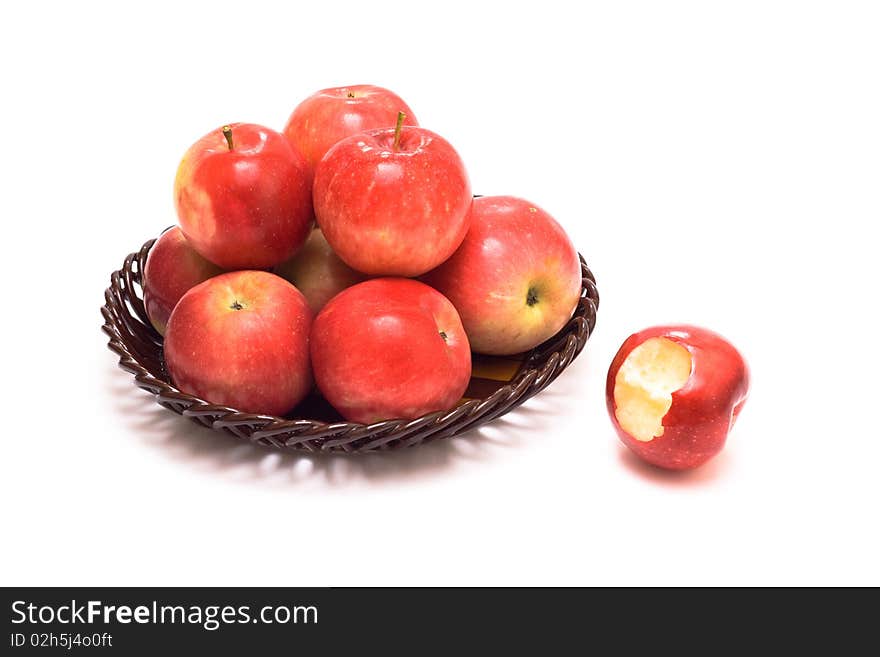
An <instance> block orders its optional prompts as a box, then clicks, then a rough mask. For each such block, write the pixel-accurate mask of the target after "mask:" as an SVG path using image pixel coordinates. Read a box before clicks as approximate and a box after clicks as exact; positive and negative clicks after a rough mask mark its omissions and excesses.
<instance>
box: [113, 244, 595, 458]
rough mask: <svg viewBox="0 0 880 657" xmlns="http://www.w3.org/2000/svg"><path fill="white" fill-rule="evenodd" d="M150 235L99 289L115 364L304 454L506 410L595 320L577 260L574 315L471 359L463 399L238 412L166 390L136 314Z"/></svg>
mask: <svg viewBox="0 0 880 657" xmlns="http://www.w3.org/2000/svg"><path fill="white" fill-rule="evenodd" d="M154 242H155V240H150V241H148V242H147V243H146V244H144V245H143V246H142V247H141V249H140V251H138V252H137V253H132V254H130V255H129V256H128V257H127V258H126V259H125V261H124V262H123V264H122V269H120V270H119V271H115V272H113V274H112V275H111V277H110V287H108V288H107V290H106V291H105V292H104V299H105V303H104V306H103V307H102V308H101V314H102V315H103V316H104V326H103V327H102V328H103V330H104V332H105V333H106V334H107V335H108V336H110V341H109V343H108V346H109V348H110V349H111V350H112V351H113V352H115V353H116V354H117V355H118V356H119V366H120V367H121V368H122V369H124V370H125V371H126V372H129V373H131V374H133V375H134V379H135V384H136V385H137V386H139V387H140V388H142V389H144V390H146V391H147V392H150V393H152V394H153V395H155V396H156V401H157V402H158V403H159V404H161V405H162V406H164V407H165V408H168V409H170V410H172V411H174V412H175V413H179V414H180V415H183V416H185V417H188V418H190V419H192V420H193V421H195V422H198V423H199V424H202V425H204V426H206V427H210V428H212V429H216V430H218V431H225V432H227V433H230V434H232V435H234V436H237V437H239V438H241V439H243V440H247V441H250V442H254V443H259V444H261V445H265V446H267V447H275V448H279V449H287V450H305V451H310V452H348V453H352V452H366V451H372V450H380V449H381V450H388V449H394V448H399V447H410V446H412V445H418V444H421V443H424V442H428V441H430V440H438V439H440V438H449V437H451V436H455V435H458V434H460V433H462V432H464V431H467V430H469V429H473V428H475V427H478V426H480V425H481V424H485V423H486V422H489V421H490V420H493V419H494V418H496V417H498V416H499V415H503V414H504V413H507V412H508V411H510V410H511V409H513V408H515V407H516V406H518V405H520V404H522V403H523V402H524V401H525V400H526V399H528V398H529V397H531V396H532V395H535V394H536V393H538V392H540V391H541V390H543V389H544V388H545V387H546V386H547V385H548V384H549V383H550V382H551V381H553V380H554V379H555V378H556V377H557V376H559V374H560V373H561V372H562V370H564V369H565V368H566V367H567V366H568V365H569V364H571V362H572V361H573V360H574V359H575V358H576V357H577V355H578V354H579V353H580V352H581V350H582V349H583V348H584V344H586V342H587V338H589V337H590V333H592V331H593V328H594V327H595V325H596V310H597V308H598V306H599V293H598V291H597V290H596V282H595V278H594V277H593V274H592V272H590V270H589V268H588V267H587V264H586V262H585V261H584V259H583V257H581V270H582V273H583V279H582V286H581V300H580V302H579V303H578V306H577V310H575V313H574V316H573V317H572V318H571V320H570V321H569V322H568V323H567V324H566V325H565V327H564V328H563V329H562V330H561V331H560V332H559V333H557V334H556V335H555V336H554V337H553V338H551V339H550V340H548V341H547V342H545V343H544V344H542V345H541V346H539V347H537V348H535V349H533V350H532V351H530V352H528V353H525V354H521V355H519V356H513V357H505V358H496V357H487V356H479V355H475V356H474V363H473V375H472V378H471V383H470V386H469V387H468V389H467V391H466V392H465V397H464V399H462V401H461V402H460V403H459V404H458V405H457V406H456V407H455V408H453V409H451V410H448V411H438V412H435V413H429V414H428V415H424V416H422V417H420V418H417V419H415V420H387V421H384V422H377V423H375V424H369V425H364V424H357V423H354V422H346V421H344V420H343V419H342V418H341V417H340V416H339V415H338V414H337V413H336V412H335V411H334V410H333V409H332V408H331V407H330V405H329V404H327V402H326V401H324V400H323V399H322V398H321V397H320V396H319V395H317V394H313V395H311V396H310V397H308V398H306V399H305V400H304V401H303V402H302V403H301V404H300V405H299V406H297V407H296V408H295V409H294V410H293V412H292V414H291V416H290V417H286V418H283V417H275V416H271V415H254V414H252V413H240V412H238V411H236V410H235V409H232V408H228V407H225V406H218V405H216V404H209V403H207V402H205V401H202V400H201V399H198V398H196V397H193V396H192V395H188V394H186V393H183V392H181V391H180V390H178V389H177V388H175V387H174V385H172V383H171V379H170V377H169V376H168V372H167V371H166V369H165V362H164V360H163V356H162V338H161V336H160V335H159V334H158V333H156V331H155V330H154V329H153V327H152V326H151V325H150V322H149V320H148V319H147V315H146V313H145V311H144V304H143V295H142V292H143V291H142V289H141V274H142V272H143V271H144V263H145V262H146V259H147V253H148V252H149V250H150V247H152V246H153V243H154Z"/></svg>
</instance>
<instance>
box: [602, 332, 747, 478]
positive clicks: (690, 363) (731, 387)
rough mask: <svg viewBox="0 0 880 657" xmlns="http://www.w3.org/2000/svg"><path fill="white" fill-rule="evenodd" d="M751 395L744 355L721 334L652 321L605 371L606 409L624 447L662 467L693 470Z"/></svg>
mask: <svg viewBox="0 0 880 657" xmlns="http://www.w3.org/2000/svg"><path fill="white" fill-rule="evenodd" d="M748 392H749V370H748V367H747V366H746V363H745V361H744V360H743V357H742V356H741V355H740V353H739V352H738V351H737V350H736V348H734V346H733V345H732V344H730V343H729V342H728V341H727V340H725V339H724V338H722V337H721V336H720V335H718V334H717V333H713V332H712V331H709V330H706V329H703V328H698V327H696V326H687V325H680V326H655V327H653V328H649V329H645V330H644V331H640V332H638V333H635V334H633V335H631V336H629V338H627V339H626V341H625V342H624V343H623V346H621V347H620V350H619V351H618V352H617V355H616V356H615V357H614V360H613V361H612V363H611V368H610V369H609V370H608V380H607V383H606V399H607V402H608V413H609V414H610V415H611V421H612V423H613V424H614V427H615V429H617V433H618V435H619V436H620V439H621V440H622V441H623V444H624V445H626V446H627V447H629V448H630V449H631V450H632V451H633V452H635V453H636V454H637V455H638V456H639V457H641V458H642V459H644V460H645V461H647V462H648V463H651V464H653V465H656V466H659V467H661V468H669V469H674V470H681V469H686V468H694V467H696V466H698V465H701V464H702V463H705V462H706V461H708V460H709V459H710V458H712V457H713V456H715V455H716V454H717V453H718V452H720V451H721V448H722V447H724V442H725V440H726V439H727V434H728V432H729V431H730V429H731V427H732V426H733V423H734V421H735V420H736V418H737V415H738V414H739V412H740V410H741V409H742V406H743V403H745V400H746V397H747V396H748Z"/></svg>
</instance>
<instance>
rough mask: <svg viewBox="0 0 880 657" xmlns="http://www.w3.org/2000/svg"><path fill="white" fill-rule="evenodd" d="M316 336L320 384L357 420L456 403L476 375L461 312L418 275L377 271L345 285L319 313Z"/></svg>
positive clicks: (346, 414) (314, 344)
mask: <svg viewBox="0 0 880 657" xmlns="http://www.w3.org/2000/svg"><path fill="white" fill-rule="evenodd" d="M311 341H312V344H311V353H312V366H313V368H314V372H315V381H316V382H317V384H318V388H319V389H320V391H321V393H322V394H323V395H324V397H325V398H326V399H327V401H328V402H330V404H332V405H333V407H334V408H335V409H336V410H337V411H339V412H340V413H341V414H342V415H343V416H344V417H345V418H347V419H348V420H351V421H353V422H362V423H365V424H368V423H372V422H378V421H380V420H388V419H394V418H416V417H419V416H420V415H424V414H425V413H430V412H432V411H439V410H444V409H447V408H452V407H453V406H455V404H456V403H457V402H458V401H459V400H460V399H461V396H462V395H463V394H464V391H465V389H466V388H467V386H468V382H469V381H470V377H471V352H470V348H469V346H468V341H467V336H466V335H465V333H464V329H463V328H462V326H461V320H459V318H458V313H457V312H456V311H455V308H454V307H453V306H452V304H451V303H449V300H448V299H446V297H444V296H443V295H442V294H440V293H439V292H437V291H436V290H434V289H432V288H430V287H428V286H427V285H425V284H424V283H419V282H418V281H413V280H408V279H404V278H376V279H373V280H369V281H365V282H363V283H359V284H357V285H355V286H353V287H350V288H348V289H347V290H343V291H342V292H340V293H339V294H338V295H336V296H335V297H333V299H331V300H330V303H328V304H327V305H326V306H324V309H323V310H322V311H321V312H320V313H319V314H318V316H317V317H316V318H315V324H314V327H313V329H312V338H311Z"/></svg>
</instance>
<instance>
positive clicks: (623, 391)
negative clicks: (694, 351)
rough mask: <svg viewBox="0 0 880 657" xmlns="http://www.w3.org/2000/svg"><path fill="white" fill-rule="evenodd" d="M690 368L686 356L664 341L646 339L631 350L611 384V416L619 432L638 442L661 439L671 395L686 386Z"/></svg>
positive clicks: (667, 340) (685, 352)
mask: <svg viewBox="0 0 880 657" xmlns="http://www.w3.org/2000/svg"><path fill="white" fill-rule="evenodd" d="M691 368H692V360H691V354H690V352H689V351H688V350H687V349H685V348H684V347H683V346H681V345H680V344H678V343H676V342H674V341H672V340H670V339H668V338H662V337H656V338H649V339H648V340H645V342H643V343H642V344H640V345H639V346H638V347H636V348H635V349H633V350H632V352H631V353H630V354H629V356H627V357H626V360H625V361H624V362H623V365H621V367H620V369H619V370H618V372H617V376H616V378H615V381H614V405H615V416H616V418H617V421H618V423H619V424H620V426H621V428H622V429H623V430H624V431H626V432H627V433H628V434H630V435H631V436H632V437H633V438H635V439H636V440H639V441H641V442H650V441H652V440H653V439H654V438H657V437H659V436H662V435H663V430H664V427H663V418H664V416H665V415H666V413H667V412H669V409H670V408H671V407H672V393H674V392H676V391H677V390H680V389H681V388H682V387H683V386H684V385H685V383H687V381H688V379H689V378H690V376H691Z"/></svg>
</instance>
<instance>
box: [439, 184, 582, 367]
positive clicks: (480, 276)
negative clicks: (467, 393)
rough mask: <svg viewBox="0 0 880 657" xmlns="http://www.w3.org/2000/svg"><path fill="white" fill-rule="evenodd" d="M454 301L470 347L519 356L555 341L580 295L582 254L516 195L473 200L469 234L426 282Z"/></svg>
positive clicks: (538, 210) (534, 207)
mask: <svg viewBox="0 0 880 657" xmlns="http://www.w3.org/2000/svg"><path fill="white" fill-rule="evenodd" d="M423 280H424V281H425V282H427V283H428V284H429V285H432V286H433V287H435V288H436V289H437V290H439V291H440V292H442V293H443V294H444V295H446V297H448V298H449V300H450V301H452V303H453V305H454V306H455V307H456V308H457V309H458V312H459V314H460V315H461V321H462V323H463V324H464V328H465V331H467V335H468V340H470V343H471V348H472V349H473V350H474V351H476V352H479V353H483V354H495V355H503V354H516V353H520V352H523V351H528V350H529V349H531V348H533V347H536V346H537V345H539V344H541V343H542V342H544V341H545V340H547V339H548V338H551V337H552V336H553V335H554V334H556V333H557V332H558V331H559V330H560V329H561V328H562V327H563V326H565V323H566V322H567V321H568V320H569V318H571V316H572V313H573V312H574V310H575V308H576V307H577V304H578V300H579V299H580V293H581V266H580V260H579V258H578V254H577V251H576V250H575V248H574V245H573V244H572V243H571V240H570V239H569V238H568V235H566V234H565V231H564V230H563V229H562V227H561V226H560V225H559V224H558V223H556V221H555V220H554V219H553V217H551V216H550V215H549V214H547V213H546V212H544V210H542V209H541V208H539V207H538V206H537V205H535V204H534V203H530V202H528V201H525V200H523V199H520V198H515V197H513V196H484V197H481V198H477V199H474V203H473V209H472V210H471V222H470V230H469V231H468V233H467V235H466V236H465V238H464V242H462V244H461V246H460V247H459V248H458V250H457V251H456V252H455V253H454V254H453V255H452V257H451V258H449V260H447V261H446V262H444V263H443V264H442V265H440V266H439V267H438V268H436V269H435V270H434V271H432V272H430V273H428V274H427V275H426V276H425V277H424V279H423Z"/></svg>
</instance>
